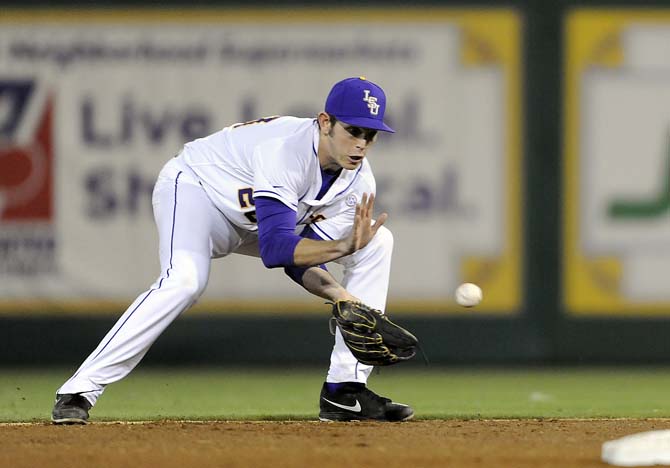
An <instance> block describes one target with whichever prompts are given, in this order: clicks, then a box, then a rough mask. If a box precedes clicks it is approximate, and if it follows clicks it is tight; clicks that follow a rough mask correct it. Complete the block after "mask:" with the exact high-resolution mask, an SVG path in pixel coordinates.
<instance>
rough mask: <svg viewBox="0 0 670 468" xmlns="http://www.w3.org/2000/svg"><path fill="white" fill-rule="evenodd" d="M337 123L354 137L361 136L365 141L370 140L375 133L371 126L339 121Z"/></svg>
mask: <svg viewBox="0 0 670 468" xmlns="http://www.w3.org/2000/svg"><path fill="white" fill-rule="evenodd" d="M338 123H339V124H340V125H341V126H342V128H343V129H345V130H346V131H347V133H349V135H351V136H352V137H354V138H363V139H364V140H365V141H367V142H370V141H372V140H374V138H375V136H376V135H377V130H374V129H372V128H364V127H354V126H353V125H345V124H343V123H342V122H339V121H338Z"/></svg>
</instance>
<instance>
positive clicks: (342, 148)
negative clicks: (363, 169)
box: [322, 120, 377, 170]
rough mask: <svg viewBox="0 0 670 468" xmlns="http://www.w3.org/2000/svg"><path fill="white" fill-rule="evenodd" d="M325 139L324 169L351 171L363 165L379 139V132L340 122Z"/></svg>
mask: <svg viewBox="0 0 670 468" xmlns="http://www.w3.org/2000/svg"><path fill="white" fill-rule="evenodd" d="M325 137H326V142H325V143H326V149H327V155H326V158H327V161H325V162H326V165H325V166H324V168H326V169H339V168H340V167H342V168H344V169H348V170H351V169H356V168H357V167H358V166H360V165H361V164H362V163H363V159H364V158H365V156H366V155H367V151H368V149H369V148H370V147H371V146H372V144H373V143H374V142H375V141H376V139H377V130H372V129H369V128H362V127H355V126H352V125H348V124H346V123H344V122H340V121H339V120H338V121H337V122H335V125H331V126H330V131H329V132H328V133H327V135H326V136H325ZM322 162H324V161H322ZM322 165H323V164H322Z"/></svg>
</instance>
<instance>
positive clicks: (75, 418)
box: [51, 393, 91, 424]
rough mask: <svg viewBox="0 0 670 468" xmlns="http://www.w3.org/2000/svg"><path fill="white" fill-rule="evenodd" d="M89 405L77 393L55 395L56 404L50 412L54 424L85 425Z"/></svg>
mask: <svg viewBox="0 0 670 468" xmlns="http://www.w3.org/2000/svg"><path fill="white" fill-rule="evenodd" d="M90 409H91V404H90V403H89V402H88V400H87V399H86V398H84V397H83V396H81V395H80V394H78V393H65V394H63V395H56V404H55V405H54V409H53V411H52V412H51V421H53V423H54V424H86V422H87V421H88V410H90Z"/></svg>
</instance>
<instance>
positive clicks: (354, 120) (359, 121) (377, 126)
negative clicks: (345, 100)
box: [335, 115, 395, 133]
mask: <svg viewBox="0 0 670 468" xmlns="http://www.w3.org/2000/svg"><path fill="white" fill-rule="evenodd" d="M335 117H337V119H338V120H340V121H342V122H344V123H345V124H348V125H353V126H354V127H363V128H371V129H373V130H379V131H380V132H389V133H395V130H393V129H392V128H391V127H389V126H388V125H386V124H385V123H384V122H382V121H381V120H378V119H370V118H368V117H347V116H339V115H336V116H335Z"/></svg>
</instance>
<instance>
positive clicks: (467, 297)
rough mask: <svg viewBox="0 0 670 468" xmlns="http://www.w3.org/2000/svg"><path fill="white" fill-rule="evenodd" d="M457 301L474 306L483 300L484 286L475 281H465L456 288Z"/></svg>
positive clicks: (465, 305) (464, 305)
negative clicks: (481, 286)
mask: <svg viewBox="0 0 670 468" xmlns="http://www.w3.org/2000/svg"><path fill="white" fill-rule="evenodd" d="M454 296H455V298H456V302H458V304H459V305H462V306H463V307H474V306H476V305H477V304H479V303H480V302H481V301H482V297H483V294H482V288H480V287H479V286H477V285H476V284H474V283H463V284H461V285H460V286H459V287H457V288H456V293H455V294H454Z"/></svg>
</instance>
